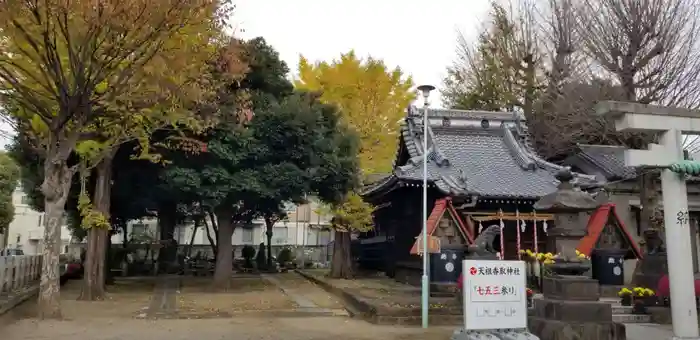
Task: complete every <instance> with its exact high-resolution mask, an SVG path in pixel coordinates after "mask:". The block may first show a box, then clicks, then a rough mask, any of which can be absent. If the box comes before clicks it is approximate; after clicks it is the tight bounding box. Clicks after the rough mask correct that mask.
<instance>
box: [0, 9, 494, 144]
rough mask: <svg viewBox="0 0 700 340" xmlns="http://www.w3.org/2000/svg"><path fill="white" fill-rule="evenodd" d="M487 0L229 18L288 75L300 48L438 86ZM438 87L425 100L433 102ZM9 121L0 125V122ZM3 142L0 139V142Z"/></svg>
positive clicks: (314, 56) (241, 12)
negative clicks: (381, 66) (275, 56)
mask: <svg viewBox="0 0 700 340" xmlns="http://www.w3.org/2000/svg"><path fill="white" fill-rule="evenodd" d="M488 4H489V1H488V0H430V1H427V0H426V1H419V0H353V1H339V0H336V1H329V0H294V1H291V0H236V6H237V7H236V11H235V13H234V16H233V18H232V20H233V22H234V23H235V24H236V26H237V28H238V29H239V30H242V32H241V33H238V35H239V36H240V37H242V38H246V39H247V38H254V37H258V36H262V37H264V38H265V40H266V41H267V42H268V43H269V44H270V45H272V46H273V47H274V48H275V49H277V51H278V52H279V53H280V55H281V57H282V59H283V60H284V61H286V62H287V64H288V65H289V68H290V69H291V70H292V73H293V74H294V73H295V72H296V68H297V62H298V60H299V55H300V54H303V55H304V56H305V57H307V58H308V59H310V60H312V61H318V60H331V59H334V58H337V57H339V56H340V54H341V53H344V52H348V51H350V50H351V49H354V50H355V51H356V52H357V54H358V55H359V56H363V57H365V56H369V55H371V56H372V57H374V58H379V59H383V60H384V61H385V62H386V63H387V64H388V65H389V66H390V67H395V66H400V67H401V68H402V69H403V70H404V72H405V73H407V74H410V75H412V76H413V79H414V81H415V83H416V84H417V85H420V84H431V85H434V86H436V87H438V90H439V88H440V83H441V81H442V78H443V77H444V75H445V67H447V65H449V64H450V63H451V62H452V60H453V59H454V56H455V42H456V39H457V32H458V31H461V32H463V33H464V34H465V35H467V36H468V37H470V36H471V37H473V36H474V35H475V34H476V31H477V29H478V27H479V25H480V23H481V22H482V21H483V18H484V16H485V14H486V13H487V11H488ZM439 97H440V96H439V93H434V94H433V95H432V100H431V103H432V105H434V106H439V105H440V101H439ZM8 128H9V127H7V126H3V124H0V129H2V130H3V131H7V130H8ZM6 143H7V140H6V139H5V138H0V145H2V146H3V148H4V145H5V144H6Z"/></svg>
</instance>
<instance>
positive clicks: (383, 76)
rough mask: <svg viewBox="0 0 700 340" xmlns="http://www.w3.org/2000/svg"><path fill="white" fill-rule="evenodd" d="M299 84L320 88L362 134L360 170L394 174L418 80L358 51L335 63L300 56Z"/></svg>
mask: <svg viewBox="0 0 700 340" xmlns="http://www.w3.org/2000/svg"><path fill="white" fill-rule="evenodd" d="M298 71H299V72H298V79H296V80H295V81H294V85H295V87H296V88H298V89H301V90H307V91H313V92H320V93H321V101H323V102H326V103H330V104H334V105H336V106H338V108H339V109H340V110H341V112H342V118H343V120H344V122H345V123H346V124H347V125H349V126H350V127H351V128H353V129H354V130H355V131H356V132H357V133H358V135H359V137H360V154H359V157H360V168H361V169H362V172H363V173H365V174H369V173H380V172H388V171H390V170H391V166H392V161H393V160H394V156H395V153H396V146H397V145H398V142H397V138H398V134H397V133H398V130H399V123H398V122H399V120H400V119H402V118H403V117H404V116H405V114H406V109H407V108H408V105H410V103H411V102H412V101H413V99H414V98H415V92H414V91H413V80H412V79H411V77H407V76H405V75H404V73H403V71H402V70H401V69H400V68H398V67H397V68H395V69H390V68H389V67H388V66H387V65H386V64H384V62H383V61H382V60H381V59H374V58H371V57H368V58H366V59H364V60H363V59H360V58H358V57H357V55H356V54H355V52H354V51H350V52H348V53H345V54H341V56H340V59H336V60H333V61H331V62H317V63H310V62H309V61H308V60H307V59H306V58H304V57H303V56H302V57H300V59H299V70H298Z"/></svg>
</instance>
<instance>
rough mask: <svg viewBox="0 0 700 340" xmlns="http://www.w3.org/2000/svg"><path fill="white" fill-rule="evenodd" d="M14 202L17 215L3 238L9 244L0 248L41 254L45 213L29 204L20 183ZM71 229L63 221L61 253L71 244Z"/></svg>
mask: <svg viewBox="0 0 700 340" xmlns="http://www.w3.org/2000/svg"><path fill="white" fill-rule="evenodd" d="M12 204H13V205H14V206H15V217H14V219H13V220H12V223H10V227H9V228H8V231H7V234H6V235H3V236H4V237H3V238H2V240H3V242H4V240H6V241H7V244H2V246H0V248H16V249H21V250H22V251H24V253H25V254H27V255H32V254H39V253H41V251H42V249H43V248H42V242H43V241H42V240H43V238H44V213H43V212H39V211H36V210H34V209H32V208H31V207H30V206H29V198H28V197H27V195H26V194H25V193H24V191H23V190H22V186H21V185H18V186H17V189H15V192H14V193H13V194H12ZM70 239H71V235H70V231H69V230H68V227H67V226H66V225H65V223H63V226H62V227H61V253H65V252H67V251H68V250H67V249H68V244H70Z"/></svg>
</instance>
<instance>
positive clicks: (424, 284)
mask: <svg viewBox="0 0 700 340" xmlns="http://www.w3.org/2000/svg"><path fill="white" fill-rule="evenodd" d="M432 90H435V86H432V85H421V86H418V91H420V92H421V94H422V95H423V232H422V233H421V234H422V235H423V239H422V240H421V241H422V242H423V276H422V277H421V320H422V324H423V328H428V304H429V297H430V281H429V279H428V263H429V262H428V105H429V103H428V97H429V96H430V91H432Z"/></svg>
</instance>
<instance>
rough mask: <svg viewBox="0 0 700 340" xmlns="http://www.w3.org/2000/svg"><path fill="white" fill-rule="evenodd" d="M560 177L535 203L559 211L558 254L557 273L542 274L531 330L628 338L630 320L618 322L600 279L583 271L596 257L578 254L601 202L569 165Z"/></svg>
mask: <svg viewBox="0 0 700 340" xmlns="http://www.w3.org/2000/svg"><path fill="white" fill-rule="evenodd" d="M556 177H557V179H558V180H559V181H560V182H561V183H560V184H559V187H558V188H557V191H555V192H553V193H551V194H549V195H546V196H544V197H542V199H540V200H539V201H537V203H535V204H534V208H535V209H537V211H547V212H550V213H552V214H554V223H555V226H554V228H551V229H549V230H548V231H547V242H548V246H549V249H552V248H554V249H556V251H557V253H558V257H557V258H556V259H555V262H554V263H553V264H551V265H549V266H548V268H549V269H551V271H552V275H549V276H546V277H544V278H543V279H542V295H543V296H542V298H541V299H535V300H534V301H533V302H534V311H533V313H532V315H531V316H530V317H529V318H528V320H529V322H528V323H529V328H530V331H531V332H532V333H534V334H535V335H537V336H538V337H539V338H540V339H580V340H624V339H626V334H625V326H624V324H620V323H615V322H613V320H612V307H611V305H610V303H607V302H601V301H599V298H600V291H599V286H598V281H597V280H593V279H591V278H589V277H587V276H584V275H583V274H584V273H585V272H587V271H588V270H589V269H590V261H588V260H587V259H581V258H579V257H578V256H576V247H577V246H578V243H579V242H580V241H581V238H582V237H584V236H586V233H587V226H588V218H589V216H588V212H590V211H592V210H595V209H596V208H597V207H598V206H599V205H600V201H599V200H596V199H594V198H593V197H592V196H591V195H589V194H587V193H585V192H582V191H581V190H579V189H578V188H576V187H575V186H574V185H573V184H572V183H571V180H572V179H573V174H572V173H571V171H569V170H568V169H566V170H562V171H560V172H559V173H558V174H557V176H556Z"/></svg>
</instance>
